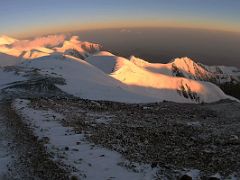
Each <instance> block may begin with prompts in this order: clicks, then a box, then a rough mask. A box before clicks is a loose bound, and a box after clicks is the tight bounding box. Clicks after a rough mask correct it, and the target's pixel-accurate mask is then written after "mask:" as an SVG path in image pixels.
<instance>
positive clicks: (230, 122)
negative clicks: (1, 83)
mask: <svg viewBox="0 0 240 180" xmlns="http://www.w3.org/2000/svg"><path fill="white" fill-rule="evenodd" d="M55 83H59V79H51V78H49V79H48V78H40V77H38V78H36V79H35V80H30V81H28V80H26V81H21V82H18V83H13V84H12V85H11V86H8V87H7V88H5V89H3V90H2V91H1V103H0V106H1V118H0V120H1V129H4V130H5V131H6V132H7V133H3V134H4V136H1V139H0V141H2V142H4V141H8V143H7V145H6V147H5V151H6V152H8V153H9V154H10V155H11V154H12V155H11V157H12V159H11V161H9V164H8V168H7V170H6V171H7V172H5V173H4V179H5V178H9V179H69V178H72V179H78V178H79V179H91V177H90V176H89V174H88V173H89V171H88V170H91V168H92V170H93V171H95V170H97V168H98V166H96V167H95V164H98V161H100V160H99V159H98V158H94V159H87V160H86V161H89V162H90V160H91V163H88V170H86V171H79V169H78V168H80V169H81V164H84V162H81V158H79V159H78V160H79V162H75V161H74V163H75V164H77V165H76V166H75V164H74V163H73V162H69V161H71V158H74V156H73V157H71V156H72V155H73V154H71V153H72V152H73V153H75V154H76V155H78V154H81V152H80V151H81V146H83V145H82V144H84V143H87V144H88V143H89V146H91V148H93V149H94V148H95V149H96V152H97V148H104V149H106V150H107V149H108V150H111V151H113V152H117V153H119V154H120V155H121V156H122V158H123V160H122V161H119V162H118V163H117V165H116V167H118V166H119V167H121V168H122V169H126V170H127V171H126V172H134V173H135V174H134V177H136V178H135V179H140V178H139V176H136V174H140V173H143V171H144V170H145V171H148V172H151V174H152V175H151V176H149V177H148V178H146V176H145V175H144V178H142V179H209V178H212V179H214V178H215V179H217V178H218V179H239V178H240V168H239V167H240V154H239V150H240V130H239V126H240V121H239V119H240V104H239V103H237V102H234V101H230V100H224V101H220V102H217V103H212V104H199V105H193V104H178V103H172V102H163V103H153V104H124V103H114V102H107V101H91V100H83V99H79V98H75V97H73V96H69V95H68V94H65V93H63V92H62V91H61V90H59V89H58V88H57V87H56V86H55V85H54V84H55ZM16 99H18V100H17V102H20V104H21V102H24V101H25V100H27V102H28V104H27V105H22V106H21V107H19V106H16V105H14V103H15V102H16ZM27 106H28V107H27ZM24 109H27V110H26V111H25V113H26V112H27V113H30V112H32V113H33V114H35V113H37V112H47V116H45V115H44V116H45V119H46V121H44V123H45V122H46V124H51V123H52V122H55V121H57V122H58V125H59V128H71V131H66V132H67V133H66V132H65V133H64V135H63V136H66V138H67V137H69V139H70V140H71V138H74V137H75V136H74V135H78V134H79V135H81V136H82V135H83V136H84V137H85V138H84V140H80V138H79V140H76V142H75V143H76V145H77V148H76V146H75V145H74V146H71V145H69V144H67V141H66V144H65V141H64V140H62V142H61V146H59V147H58V146H57V145H58V144H51V143H52V142H51V138H52V135H53V136H54V135H55V134H56V136H57V134H58V132H55V131H51V128H50V129H49V130H46V129H44V127H41V123H40V125H36V124H35V125H34V124H33V122H34V121H32V122H30V119H29V118H27V116H26V115H24ZM35 111H36V112H35ZM19 112H20V113H19ZM52 112H55V113H58V114H60V115H61V116H62V118H59V119H58V118H56V115H55V114H54V113H52ZM45 114H46V113H45ZM44 116H42V117H41V116H36V117H37V118H39V119H41V118H43V117H44ZM29 117H31V115H29ZM27 120H29V122H30V123H28V121H27ZM54 126H55V125H54ZM59 128H58V129H59ZM36 129H37V132H40V134H41V135H39V133H36ZM52 132H53V134H51V135H50V133H52ZM54 133H55V134H54ZM40 136H42V137H40ZM79 137H80V136H79ZM63 139H64V138H63ZM5 144H6V143H5ZM53 145H54V148H53ZM61 147H63V148H62V149H61ZM3 148H4V146H3ZM56 149H57V150H56ZM1 151H2V150H1ZM59 151H61V153H62V154H61V155H59V154H58V153H59ZM108 152H110V151H104V153H103V154H100V155H99V158H100V157H101V158H105V157H106V158H107V157H108ZM56 156H57V157H56ZM76 157H77V156H76ZM109 157H111V156H109ZM90 158H91V156H90ZM76 160H77V159H76ZM83 161H85V160H83ZM66 162H68V163H66ZM100 162H101V161H100ZM115 164H116V163H115ZM105 165H106V167H108V165H107V164H105ZM143 165H144V166H143ZM109 166H111V165H110V164H109ZM139 167H144V168H142V169H141V168H139ZM145 167H146V168H145ZM75 168H76V169H75ZM82 168H85V166H83V167H82ZM108 168H110V170H111V167H108ZM122 169H121V170H122ZM90 172H91V171H90ZM96 172H97V171H96ZM113 174H114V173H113ZM144 174H147V173H146V172H144ZM131 175H132V174H131ZM96 176H97V177H99V179H101V176H100V174H97V175H96ZM0 177H1V176H0ZM129 177H131V176H129ZM111 178H114V177H112V176H111V177H109V179H111ZM115 178H116V179H121V178H118V177H115ZM125 179H126V178H125Z"/></svg>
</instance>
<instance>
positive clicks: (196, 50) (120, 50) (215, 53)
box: [75, 28, 240, 67]
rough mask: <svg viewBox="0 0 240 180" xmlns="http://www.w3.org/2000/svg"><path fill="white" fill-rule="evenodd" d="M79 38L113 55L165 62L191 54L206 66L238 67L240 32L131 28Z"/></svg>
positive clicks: (99, 32)
mask: <svg viewBox="0 0 240 180" xmlns="http://www.w3.org/2000/svg"><path fill="white" fill-rule="evenodd" d="M75 34H78V35H79V36H80V38H82V40H87V41H92V42H97V43H100V44H102V45H103V47H104V48H105V49H106V50H109V51H111V52H113V53H115V54H116V55H121V56H124V57H129V56H131V55H135V56H139V57H141V58H144V59H146V60H148V61H150V62H161V63H166V62H169V61H170V60H172V59H173V58H176V57H185V56H187V57H190V58H193V59H194V60H196V61H198V62H201V63H204V64H209V65H230V66H231V65H232V66H238V67H240V33H232V32H223V31H210V30H197V29H183V28H134V29H111V30H95V31H82V32H78V33H75Z"/></svg>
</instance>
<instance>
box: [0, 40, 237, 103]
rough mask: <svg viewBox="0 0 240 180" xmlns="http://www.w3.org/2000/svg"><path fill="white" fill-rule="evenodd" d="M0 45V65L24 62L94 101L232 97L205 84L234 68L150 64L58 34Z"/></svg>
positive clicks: (185, 61) (228, 77) (227, 77)
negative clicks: (63, 81)
mask: <svg viewBox="0 0 240 180" xmlns="http://www.w3.org/2000/svg"><path fill="white" fill-rule="evenodd" d="M4 43H5V44H4ZM2 44H3V45H0V53H1V52H2V53H1V54H0V66H6V65H17V64H19V62H23V63H21V66H23V67H27V68H37V69H40V70H41V73H43V74H48V75H51V76H60V77H62V78H63V79H65V80H66V85H63V86H60V88H61V89H62V90H63V91H66V92H68V93H70V94H72V95H74V96H78V97H81V98H86V99H94V100H109V101H119V102H127V103H146V102H159V101H164V100H167V101H175V102H182V103H200V102H214V101H218V100H221V99H227V98H230V99H233V98H232V97H229V96H227V95H225V94H224V93H223V91H221V90H220V88H218V87H217V86H215V85H214V84H212V83H210V82H205V81H210V80H211V81H212V80H213V79H214V80H215V81H217V80H219V79H221V82H223V81H232V79H233V76H234V77H235V75H236V74H239V73H240V72H239V71H238V69H234V68H227V67H216V68H214V67H210V66H204V65H201V64H197V63H195V62H194V61H192V60H191V59H189V58H177V59H175V60H174V61H172V62H170V63H168V64H160V63H149V62H147V61H145V60H142V59H139V58H136V57H134V56H132V57H131V58H130V59H126V58H123V57H118V56H115V55H113V54H112V53H110V52H107V51H100V48H101V47H100V45H98V44H93V43H89V42H81V41H80V40H79V39H78V37H77V36H73V37H71V38H70V39H69V40H67V38H66V37H62V36H60V37H58V36H48V37H43V38H38V39H34V40H15V39H11V38H8V37H3V38H2ZM20 59H21V60H22V61H20ZM26 59H29V60H30V61H24V60H26ZM82 59H85V60H82ZM219 74H221V75H219ZM235 79H236V80H237V76H236V78H235Z"/></svg>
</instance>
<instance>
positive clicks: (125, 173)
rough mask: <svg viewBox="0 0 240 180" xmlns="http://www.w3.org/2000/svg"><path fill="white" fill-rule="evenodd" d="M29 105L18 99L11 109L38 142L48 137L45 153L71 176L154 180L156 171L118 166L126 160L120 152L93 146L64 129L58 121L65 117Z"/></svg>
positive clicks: (81, 136)
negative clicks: (63, 166)
mask: <svg viewBox="0 0 240 180" xmlns="http://www.w3.org/2000/svg"><path fill="white" fill-rule="evenodd" d="M28 103H29V101H27V100H21V99H18V100H16V101H15V103H14V105H13V106H14V108H15V109H16V110H17V112H18V113H19V114H20V115H21V116H23V117H24V119H25V120H26V123H27V124H29V125H30V127H31V128H33V131H34V133H35V134H36V135H37V136H38V137H39V139H42V138H46V137H47V138H49V142H48V144H46V146H47V150H48V151H49V152H50V153H54V154H55V156H54V159H55V160H56V161H61V162H63V163H64V164H65V165H68V166H70V167H73V168H74V169H76V171H75V173H74V174H75V175H76V176H77V177H81V178H84V179H89V180H95V179H96V180H105V179H118V180H125V179H132V180H141V179H142V180H143V179H144V180H148V179H149V180H150V179H153V175H154V174H155V173H156V168H155V169H152V168H151V166H150V165H138V164H135V165H137V168H135V171H133V170H130V169H129V170H128V169H127V168H125V167H122V166H121V165H120V164H119V163H127V161H126V160H124V159H123V158H122V156H121V155H120V154H119V153H117V152H114V151H110V150H107V149H105V148H102V147H99V146H93V145H94V144H91V143H89V142H87V141H86V140H85V138H84V134H77V133H75V131H74V129H72V128H71V127H63V126H62V125H61V123H60V121H61V119H62V118H64V117H63V116H62V115H61V114H57V113H55V112H52V111H42V110H35V109H32V108H31V107H29V106H28ZM66 147H68V150H66ZM136 170H137V171H136Z"/></svg>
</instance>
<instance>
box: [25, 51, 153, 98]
mask: <svg viewBox="0 0 240 180" xmlns="http://www.w3.org/2000/svg"><path fill="white" fill-rule="evenodd" d="M21 66H23V67H28V68H37V69H41V73H42V74H47V75H51V76H53V73H54V74H55V76H57V77H62V78H64V79H65V80H66V85H64V86H59V87H60V88H61V89H62V90H63V91H66V92H68V93H70V94H72V95H75V96H78V97H81V98H86V99H94V100H109V101H120V102H132V103H134V102H136V103H137V102H151V101H154V99H153V98H149V97H144V96H140V95H137V94H135V93H132V92H130V91H128V87H127V86H126V85H124V84H122V83H121V82H119V81H117V80H115V79H114V78H112V77H110V76H108V75H107V74H105V73H104V72H102V71H101V70H99V69H98V68H96V67H95V66H92V65H91V64H89V63H87V62H86V61H83V60H80V59H77V58H74V57H71V56H61V55H51V56H47V57H42V58H38V59H34V60H32V61H27V62H24V63H22V65H21Z"/></svg>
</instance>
